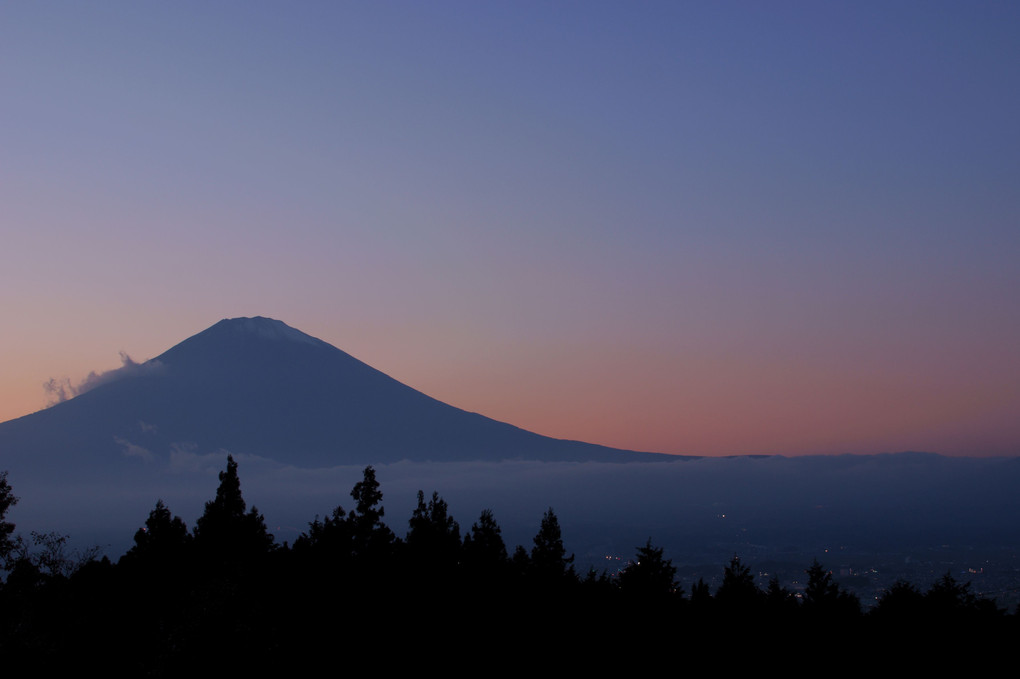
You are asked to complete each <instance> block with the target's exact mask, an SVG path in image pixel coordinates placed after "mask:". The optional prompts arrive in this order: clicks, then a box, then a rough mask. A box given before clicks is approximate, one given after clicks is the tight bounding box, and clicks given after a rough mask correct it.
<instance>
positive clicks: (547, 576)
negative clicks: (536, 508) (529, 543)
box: [531, 507, 574, 581]
mask: <svg viewBox="0 0 1020 679" xmlns="http://www.w3.org/2000/svg"><path fill="white" fill-rule="evenodd" d="M534 543H535V546H534V547H532V548H531V572H532V573H533V574H534V575H535V576H536V577H537V578H538V579H539V580H544V581H555V580H560V579H563V578H565V577H568V576H571V577H572V576H573V575H574V567H573V565H572V564H573V561H574V555H573V554H571V555H570V556H569V557H568V556H567V555H566V554H567V550H566V549H565V548H564V547H563V537H562V535H561V533H560V522H559V519H557V518H556V514H555V513H553V510H552V507H550V508H549V510H548V511H547V512H546V513H545V514H544V515H543V516H542V525H541V526H540V527H539V530H538V533H537V534H536V535H535V538H534Z"/></svg>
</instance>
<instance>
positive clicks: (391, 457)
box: [0, 317, 675, 478]
mask: <svg viewBox="0 0 1020 679" xmlns="http://www.w3.org/2000/svg"><path fill="white" fill-rule="evenodd" d="M129 368H130V369H129ZM103 377H104V378H105V379H102V380H100V382H101V383H100V384H98V385H97V386H95V387H94V388H92V389H90V390H89V391H87V392H85V393H81V394H79V395H78V396H76V397H74V398H71V399H69V400H66V401H64V402H61V403H58V404H56V405H54V406H52V407H50V408H47V409H45V410H42V411H39V412H36V413H33V414H31V415H27V416H25V417H21V418H18V419H15V420H11V421H9V422H5V423H2V424H0V469H11V470H12V473H13V472H14V471H15V470H16V469H19V468H26V467H27V468H35V470H36V471H38V467H39V466H40V465H42V466H44V467H45V468H46V469H47V473H48V475H59V476H65V477H68V478H70V477H79V476H80V475H83V474H85V475H93V474H95V473H97V472H98V473H99V474H101V475H102V476H105V477H107V478H108V477H109V476H111V475H112V476H117V475H119V472H126V473H128V474H130V470H131V469H132V468H134V469H136V470H137V469H138V468H139V467H149V468H152V467H153V466H154V465H155V466H157V467H158V466H162V465H161V464H160V463H161V462H164V463H165V462H167V461H169V460H170V459H171V457H172V456H173V455H174V454H175V453H179V452H181V451H187V452H190V453H196V454H208V453H215V452H223V451H227V452H232V453H235V454H244V455H252V456H258V457H261V458H267V459H270V460H274V461H276V462H278V463H281V464H284V465H289V466H295V467H300V468H323V467H332V466H336V465H351V464H385V463H390V462H397V461H400V460H409V461H420V462H425V461H431V462H454V461H457V462H462V461H470V460H479V461H500V460H513V459H519V460H537V461H601V462H629V461H656V460H660V461H661V460H670V459H675V456H671V455H663V454H657V453H639V452H634V451H624V450H618V449H614V448H608V447H605V446H599V445H594V444H589V443H582V442H579V441H567V440H560V439H554V438H549V437H546V436H541V435H539V434H535V433H532V432H529V431H526V430H523V429H520V428H518V427H515V426H513V425H510V424H506V423H503V422H498V421H496V420H492V419H490V418H488V417H484V416H482V415H479V414H476V413H470V412H466V411H464V410H460V409H459V408H455V407H453V406H450V405H447V404H445V403H442V402H440V401H437V400H436V399H433V398H431V397H429V396H426V395H425V394H423V393H421V392H418V391H416V390H414V389H412V388H410V387H408V386H406V385H404V384H402V383H400V382H398V381H397V380H395V379H393V378H391V377H389V376H387V375H385V374H383V373H382V372H380V371H378V370H376V369H374V368H372V367H370V366H368V365H366V364H365V363H362V362H361V361H358V360H357V359H355V358H353V357H352V356H350V355H348V354H346V353H344V352H343V351H341V350H340V349H337V348H336V347H334V346H332V345H330V344H327V343H326V342H323V341H322V340H319V339H316V338H314V337H311V336H309V335H306V334H305V333H303V332H301V331H299V330H296V329H294V328H292V327H290V326H288V325H286V324H285V323H283V322H281V321H278V320H273V319H269V318H263V317H255V318H233V319H225V320H222V321H220V322H219V323H216V324H215V325H213V326H211V327H210V328H208V329H206V330H204V331H202V332H200V333H198V334H197V335H194V336H192V337H190V338H188V339H186V340H184V341H183V342H181V343H180V344H178V345H176V346H174V347H172V348H171V349H169V350H168V351H166V352H165V353H163V354H161V355H160V356H157V357H156V358H154V359H151V360H149V361H146V362H145V363H141V364H131V365H129V366H126V367H125V368H124V369H122V370H118V371H112V372H111V373H109V374H108V375H104V376H103Z"/></svg>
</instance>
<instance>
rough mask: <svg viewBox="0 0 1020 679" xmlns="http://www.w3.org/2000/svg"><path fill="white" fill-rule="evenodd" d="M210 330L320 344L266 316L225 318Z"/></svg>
mask: <svg viewBox="0 0 1020 679" xmlns="http://www.w3.org/2000/svg"><path fill="white" fill-rule="evenodd" d="M209 330H214V331H219V332H230V333H235V334H244V335H254V336H257V337H260V338H263V339H270V340H289V341H291V342H304V343H305V344H319V343H320V342H321V340H318V339H316V338H314V337H312V336H311V335H306V334H305V333H303V332H301V331H300V330H298V329H296V328H292V327H290V326H289V325H287V324H286V323H284V322H283V321H278V320H276V319H274V318H266V317H265V316H254V317H251V318H249V317H247V316H242V317H240V318H224V319H223V320H222V321H220V322H219V323H217V324H216V325H214V326H212V327H211V328H209Z"/></svg>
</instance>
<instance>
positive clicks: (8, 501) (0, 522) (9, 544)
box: [0, 471, 18, 568]
mask: <svg viewBox="0 0 1020 679" xmlns="http://www.w3.org/2000/svg"><path fill="white" fill-rule="evenodd" d="M16 504H18V498H17V497H15V496H14V493H13V492H11V485H10V484H9V483H7V472H6V471H3V472H0V568H3V567H5V566H6V565H7V561H8V559H9V557H10V554H11V551H12V550H13V549H14V545H15V541H14V540H12V539H11V535H13V534H14V524H13V523H10V522H9V521H6V520H5V519H6V516H7V510H9V509H10V508H11V507H13V506H14V505H16Z"/></svg>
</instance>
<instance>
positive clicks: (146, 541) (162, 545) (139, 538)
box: [124, 500, 190, 564]
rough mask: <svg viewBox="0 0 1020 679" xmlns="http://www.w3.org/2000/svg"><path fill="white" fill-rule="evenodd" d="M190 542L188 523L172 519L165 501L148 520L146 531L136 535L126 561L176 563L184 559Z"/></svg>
mask: <svg viewBox="0 0 1020 679" xmlns="http://www.w3.org/2000/svg"><path fill="white" fill-rule="evenodd" d="M189 540H190V536H189V535H188V527H187V526H186V525H185V524H184V521H183V520H182V519H181V518H180V517H179V516H172V515H171V514H170V510H169V509H168V508H167V506H166V505H165V504H164V503H163V500H157V501H156V508H155V509H153V510H152V511H151V512H149V518H147V519H146V520H145V527H144V528H139V529H138V531H137V532H136V533H135V545H134V547H132V548H131V549H130V550H128V552H127V554H125V555H124V559H125V560H126V561H127V562H132V561H134V562H145V563H152V564H158V563H160V562H162V563H166V562H170V563H173V562H175V561H178V560H180V559H181V558H182V557H183V554H184V550H185V549H186V547H187V545H188V542H189Z"/></svg>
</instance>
